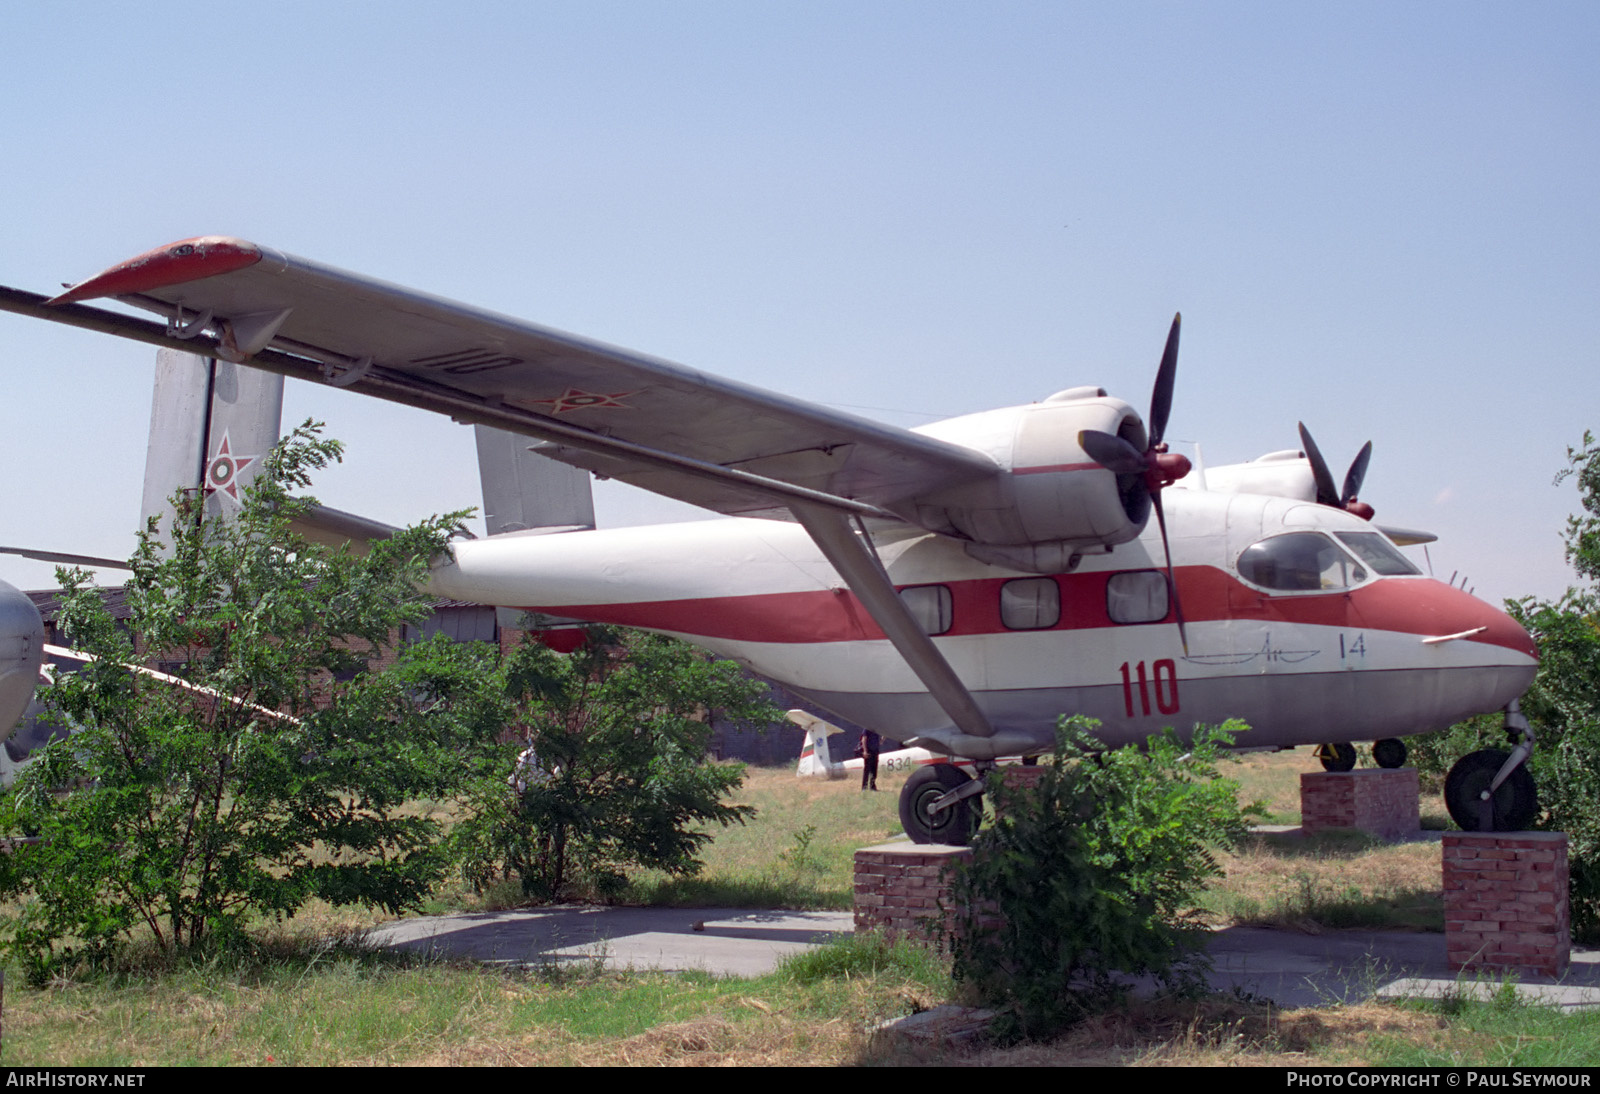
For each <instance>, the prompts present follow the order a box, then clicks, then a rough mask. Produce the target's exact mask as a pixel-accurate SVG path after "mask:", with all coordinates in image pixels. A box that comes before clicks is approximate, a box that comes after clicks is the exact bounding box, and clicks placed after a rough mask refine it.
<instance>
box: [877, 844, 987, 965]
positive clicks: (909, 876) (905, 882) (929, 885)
mask: <svg viewBox="0 0 1600 1094" xmlns="http://www.w3.org/2000/svg"><path fill="white" fill-rule="evenodd" d="M971 856H972V851H971V850H970V849H969V848H966V847H949V846H946V845H944V844H942V843H909V842H907V843H881V844H879V845H878V846H876V847H863V848H862V849H861V850H859V851H857V852H856V897H855V907H856V930H858V931H869V930H872V929H873V928H874V927H881V928H883V929H884V930H887V931H891V932H893V933H895V934H904V935H909V936H911V937H912V938H920V939H923V940H925V941H931V940H932V939H933V937H934V934H935V933H936V932H935V930H934V924H935V922H936V921H937V919H938V917H939V916H940V915H942V914H943V913H942V909H943V908H944V900H945V896H946V894H947V888H946V885H945V882H944V877H945V867H946V866H947V865H950V864H951V862H952V860H955V859H968V858H971Z"/></svg>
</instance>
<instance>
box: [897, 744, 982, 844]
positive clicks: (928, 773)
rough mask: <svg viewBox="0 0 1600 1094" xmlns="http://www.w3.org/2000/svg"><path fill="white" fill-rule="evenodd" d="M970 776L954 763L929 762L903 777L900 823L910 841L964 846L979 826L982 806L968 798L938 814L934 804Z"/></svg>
mask: <svg viewBox="0 0 1600 1094" xmlns="http://www.w3.org/2000/svg"><path fill="white" fill-rule="evenodd" d="M971 781H972V777H971V776H970V775H968V774H967V773H966V772H965V771H962V770H961V769H960V768H959V767H957V766H955V765H954V764H929V765H928V766H927V767H924V768H921V769H920V770H918V771H917V772H915V773H914V774H913V775H912V776H911V778H909V779H907V780H906V785H905V786H904V787H902V788H901V790H900V824H901V826H902V827H904V828H905V830H906V835H908V836H910V837H911V840H912V842H913V843H951V844H955V845H956V846H957V847H965V846H966V845H967V843H968V842H970V841H971V839H972V834H973V833H974V832H976V831H977V829H978V818H979V816H980V815H981V813H982V806H981V805H980V804H979V802H978V799H977V798H975V797H974V798H967V799H966V800H964V801H959V802H957V803H956V804H955V805H952V806H951V807H950V808H949V809H946V810H943V811H942V812H939V813H934V812H932V811H931V810H932V807H933V803H934V802H935V801H937V800H939V798H941V797H943V796H944V795H945V794H946V793H948V792H949V791H951V790H955V789H958V788H959V787H962V786H965V785H966V784H967V783H969V782H971Z"/></svg>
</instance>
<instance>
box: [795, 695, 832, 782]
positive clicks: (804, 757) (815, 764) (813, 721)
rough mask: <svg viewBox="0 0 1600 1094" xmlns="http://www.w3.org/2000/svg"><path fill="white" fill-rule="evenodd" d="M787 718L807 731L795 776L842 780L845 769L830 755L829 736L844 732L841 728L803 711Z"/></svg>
mask: <svg viewBox="0 0 1600 1094" xmlns="http://www.w3.org/2000/svg"><path fill="white" fill-rule="evenodd" d="M785 717H786V718H788V719H789V721H791V722H793V723H794V724H795V725H797V726H799V727H800V728H801V729H803V730H805V731H806V739H805V743H804V744H803V745H801V747H800V766H799V767H798V768H796V769H795V774H796V775H798V776H800V777H801V778H807V777H810V778H818V779H838V778H842V777H843V776H844V767H843V766H842V765H838V764H835V763H834V762H833V758H832V757H831V756H830V755H829V754H828V735H829V734H831V733H839V732H842V731H841V730H840V729H839V727H838V726H836V725H831V724H829V723H828V722H825V721H823V720H822V719H821V718H818V717H817V716H816V715H814V714H808V713H807V712H806V711H803V710H791V711H790V712H789V713H788V714H786V715H785Z"/></svg>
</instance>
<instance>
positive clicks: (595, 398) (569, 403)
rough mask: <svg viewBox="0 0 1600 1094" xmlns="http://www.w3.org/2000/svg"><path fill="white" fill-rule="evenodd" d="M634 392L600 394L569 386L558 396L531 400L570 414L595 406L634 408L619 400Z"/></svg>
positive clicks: (559, 412) (557, 411) (560, 412)
mask: <svg viewBox="0 0 1600 1094" xmlns="http://www.w3.org/2000/svg"><path fill="white" fill-rule="evenodd" d="M632 394H634V392H632V391H616V392H612V393H611V394H610V395H599V394H596V393H595V392H592V391H579V390H578V389H577V388H575V387H569V388H567V390H566V391H565V392H563V393H562V394H561V395H560V396H559V397H558V398H555V399H530V400H529V402H533V403H543V404H545V405H547V406H549V407H550V408H551V409H552V410H554V411H555V412H556V413H557V414H568V413H571V412H572V411H574V410H589V409H591V408H594V407H616V408H618V409H620V410H632V409H633V408H632V407H630V406H629V405H628V404H627V403H623V402H619V401H618V400H620V399H626V398H627V397H628V396H629V395H632Z"/></svg>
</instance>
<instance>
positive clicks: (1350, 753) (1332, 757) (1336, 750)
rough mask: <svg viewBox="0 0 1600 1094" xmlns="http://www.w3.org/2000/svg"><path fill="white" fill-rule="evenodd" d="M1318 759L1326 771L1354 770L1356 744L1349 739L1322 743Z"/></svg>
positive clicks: (1318, 750)
mask: <svg viewBox="0 0 1600 1094" xmlns="http://www.w3.org/2000/svg"><path fill="white" fill-rule="evenodd" d="M1317 759H1319V760H1321V761H1322V770H1324V771H1352V770H1354V769H1355V766H1356V746H1355V745H1353V744H1351V743H1350V742H1349V741H1341V742H1340V743H1338V744H1329V745H1322V746H1320V747H1319V748H1318V749H1317Z"/></svg>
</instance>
